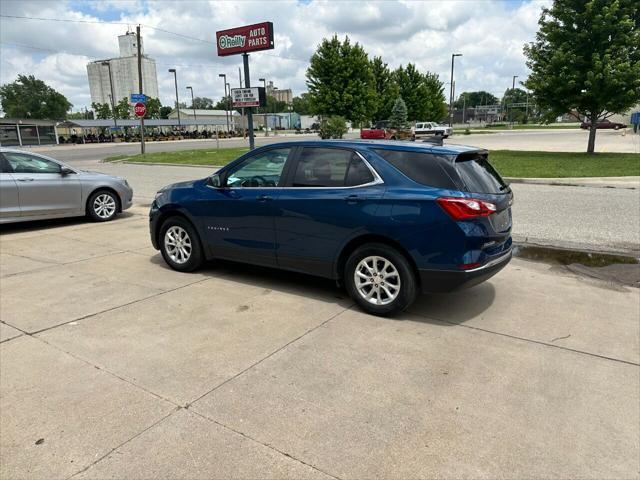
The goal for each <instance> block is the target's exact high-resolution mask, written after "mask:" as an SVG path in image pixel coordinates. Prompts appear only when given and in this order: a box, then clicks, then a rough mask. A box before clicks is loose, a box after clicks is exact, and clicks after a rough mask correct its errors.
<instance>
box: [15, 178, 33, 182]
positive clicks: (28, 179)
mask: <svg viewBox="0 0 640 480" xmlns="http://www.w3.org/2000/svg"><path fill="white" fill-rule="evenodd" d="M16 180H18V181H19V182H33V178H17V179H16Z"/></svg>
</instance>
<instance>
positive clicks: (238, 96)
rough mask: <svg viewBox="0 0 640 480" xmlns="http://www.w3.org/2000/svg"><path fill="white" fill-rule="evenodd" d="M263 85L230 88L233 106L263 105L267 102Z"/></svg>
mask: <svg viewBox="0 0 640 480" xmlns="http://www.w3.org/2000/svg"><path fill="white" fill-rule="evenodd" d="M266 100H267V99H266V95H265V91H264V87H250V88H232V89H231V101H232V103H233V106H234V107H263V106H265V105H266V104H267V102H266Z"/></svg>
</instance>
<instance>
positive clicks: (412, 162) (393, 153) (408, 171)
mask: <svg viewBox="0 0 640 480" xmlns="http://www.w3.org/2000/svg"><path fill="white" fill-rule="evenodd" d="M374 152H376V153H377V154H378V155H380V156H381V157H382V158H384V159H385V160H386V161H387V162H389V163H390V164H391V165H393V166H394V167H396V168H397V169H398V170H400V171H401V172H402V173H404V174H405V175H406V176H407V177H409V178H410V179H411V180H413V181H414V182H418V183H421V184H422V185H426V186H428V187H434V188H445V189H447V190H458V188H457V187H456V185H455V183H454V182H453V180H451V178H450V177H449V175H448V174H447V172H445V171H444V169H443V168H442V167H441V166H440V161H441V160H439V159H438V158H437V157H436V156H435V155H432V154H430V153H420V152H407V151H400V150H386V149H384V150H383V149H378V148H376V149H374Z"/></svg>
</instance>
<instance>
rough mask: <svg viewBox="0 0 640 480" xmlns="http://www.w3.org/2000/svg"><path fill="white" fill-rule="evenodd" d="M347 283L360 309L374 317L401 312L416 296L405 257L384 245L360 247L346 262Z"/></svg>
mask: <svg viewBox="0 0 640 480" xmlns="http://www.w3.org/2000/svg"><path fill="white" fill-rule="evenodd" d="M344 282H345V285H346V287H347V291H348V292H349V295H350V296H351V298H353V300H354V301H355V302H356V303H357V304H358V305H359V306H360V308H362V309H363V310H365V311H366V312H368V313H372V314H374V315H381V316H386V315H394V314H396V313H399V312H402V311H404V310H406V309H407V308H408V307H409V305H411V304H412V303H413V301H414V300H415V298H416V294H417V282H416V278H415V275H414V273H413V269H412V268H411V265H410V264H409V262H408V261H407V259H406V258H405V256H404V255H402V254H401V253H400V252H398V251H397V250H396V249H395V248H393V247H390V246H388V245H385V244H383V243H368V244H365V245H362V246H360V247H358V248H357V249H356V250H355V251H354V252H353V253H352V254H351V255H350V256H349V259H348V260H347V263H346V265H345V269H344Z"/></svg>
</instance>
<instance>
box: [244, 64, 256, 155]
mask: <svg viewBox="0 0 640 480" xmlns="http://www.w3.org/2000/svg"><path fill="white" fill-rule="evenodd" d="M242 63H243V64H244V86H245V88H251V80H250V79H249V54H248V53H243V54H242ZM252 110H253V108H252V107H249V108H247V126H248V127H249V150H253V149H254V148H256V144H255V138H254V135H253V112H252Z"/></svg>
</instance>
